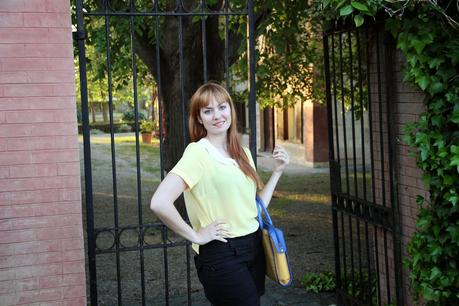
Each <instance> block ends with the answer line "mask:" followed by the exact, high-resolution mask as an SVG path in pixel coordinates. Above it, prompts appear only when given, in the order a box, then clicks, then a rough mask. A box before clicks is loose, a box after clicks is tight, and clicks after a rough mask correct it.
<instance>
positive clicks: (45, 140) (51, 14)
mask: <svg viewBox="0 0 459 306" xmlns="http://www.w3.org/2000/svg"><path fill="white" fill-rule="evenodd" d="M69 2H70V1H69V0H1V1H0V304H1V305H17V304H32V303H34V305H38V304H35V303H40V305H86V290H85V265H84V264H85V263H84V244H83V234H82V233H83V232H82V211H81V191H80V164H79V148H78V138H77V123H76V115H75V109H76V104H75V80H74V64H73V46H72V35H71V31H72V30H71V22H70V5H69Z"/></svg>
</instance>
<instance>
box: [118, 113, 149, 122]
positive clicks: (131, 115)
mask: <svg viewBox="0 0 459 306" xmlns="http://www.w3.org/2000/svg"><path fill="white" fill-rule="evenodd" d="M137 116H138V117H139V121H141V120H144V119H146V118H145V115H144V113H141V112H139V113H138V114H137ZM123 121H127V122H134V121H135V112H134V110H128V111H125V112H124V113H123Z"/></svg>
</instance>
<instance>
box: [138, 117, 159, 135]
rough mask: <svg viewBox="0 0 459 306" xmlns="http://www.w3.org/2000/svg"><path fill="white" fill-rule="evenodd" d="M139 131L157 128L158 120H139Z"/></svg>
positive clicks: (146, 131)
mask: <svg viewBox="0 0 459 306" xmlns="http://www.w3.org/2000/svg"><path fill="white" fill-rule="evenodd" d="M139 129H140V133H151V132H153V131H157V130H158V129H159V125H158V122H156V121H151V120H142V121H141V122H140V126H139Z"/></svg>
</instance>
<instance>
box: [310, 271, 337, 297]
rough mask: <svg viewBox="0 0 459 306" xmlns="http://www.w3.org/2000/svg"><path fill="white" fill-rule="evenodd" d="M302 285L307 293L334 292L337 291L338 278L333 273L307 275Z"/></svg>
mask: <svg viewBox="0 0 459 306" xmlns="http://www.w3.org/2000/svg"><path fill="white" fill-rule="evenodd" d="M301 285H302V286H303V287H304V288H306V290H307V291H311V292H314V293H319V292H324V291H333V290H335V289H336V277H335V273H333V272H329V271H326V272H321V273H306V274H305V275H304V276H303V279H302V280H301Z"/></svg>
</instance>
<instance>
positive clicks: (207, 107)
mask: <svg viewBox="0 0 459 306" xmlns="http://www.w3.org/2000/svg"><path fill="white" fill-rule="evenodd" d="M223 103H228V101H223V102H220V103H218V104H217V107H218V106H220V105H222V104H223ZM203 108H204V109H213V107H210V106H204V107H203Z"/></svg>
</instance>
